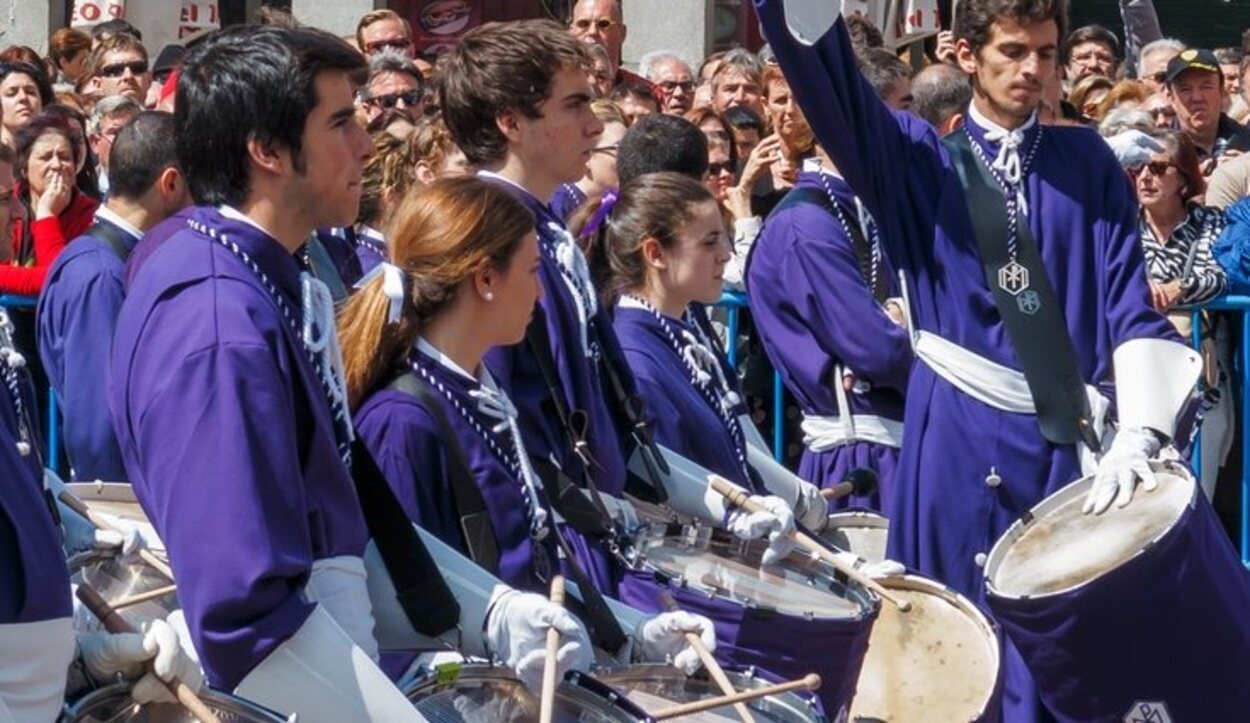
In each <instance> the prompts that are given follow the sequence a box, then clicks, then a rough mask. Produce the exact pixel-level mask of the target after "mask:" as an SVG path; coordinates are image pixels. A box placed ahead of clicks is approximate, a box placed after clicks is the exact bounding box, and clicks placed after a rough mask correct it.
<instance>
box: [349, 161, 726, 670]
mask: <svg viewBox="0 0 1250 723" xmlns="http://www.w3.org/2000/svg"><path fill="white" fill-rule="evenodd" d="M539 264H540V261H539V249H538V242H537V239H536V238H535V235H534V233H533V217H532V216H531V215H530V213H529V212H528V211H527V210H526V208H525V207H524V206H523V205H522V204H521V203H520V202H519V201H517V200H515V199H514V198H513V197H512V196H511V195H510V194H508V193H507V192H506V191H504V190H502V189H499V188H497V187H495V186H493V185H491V184H489V183H486V182H484V181H481V180H477V179H445V180H440V181H435V182H434V183H433V184H431V185H429V186H426V187H424V188H422V189H419V190H417V191H416V192H414V193H412V194H411V195H409V196H408V197H407V198H405V199H404V201H403V202H402V203H401V204H400V206H399V207H398V209H397V210H396V213H395V217H394V221H393V223H392V226H391V263H387V264H385V265H384V266H383V267H382V269H383V270H382V272H381V275H380V278H378V279H375V280H373V281H372V282H370V283H369V284H368V285H367V286H365V288H363V289H361V291H360V292H359V293H358V294H357V295H356V296H355V297H354V298H353V299H352V300H351V302H349V304H348V305H347V307H346V308H345V309H344V311H343V315H342V322H341V327H342V339H343V344H344V348H345V350H346V352H347V353H346V356H345V369H346V379H347V389H348V397H349V399H350V400H351V402H352V405H353V408H354V409H355V422H356V428H357V431H358V433H359V434H360V437H361V439H362V440H363V441H364V443H365V446H366V447H367V448H368V449H369V450H370V451H371V452H372V454H373V456H374V458H375V459H376V460H377V462H378V464H379V466H380V467H381V469H382V471H383V474H384V475H385V476H386V478H387V481H388V483H389V484H390V485H391V487H392V489H393V490H394V492H395V494H396V496H397V497H398V498H399V500H400V502H401V504H402V505H403V506H404V510H405V512H407V513H408V515H409V516H410V517H411V519H412V520H413V522H415V523H416V524H418V525H419V526H421V527H422V528H425V529H427V530H429V531H431V532H433V533H434V534H436V535H438V536H439V537H440V538H441V539H442V540H443V541H444V542H446V543H447V544H448V545H451V546H452V547H455V548H457V549H459V550H461V551H463V552H464V553H466V554H474V550H475V548H474V547H472V546H471V545H470V541H469V540H467V539H466V535H465V533H464V532H463V531H462V529H461V527H460V525H461V522H462V517H461V509H462V506H463V504H464V495H463V492H462V491H461V490H457V489H456V484H457V482H456V476H457V475H458V474H462V473H463V474H467V476H469V477H471V480H472V481H471V484H473V485H474V486H475V487H476V489H477V491H478V494H480V496H481V500H482V501H483V502H484V503H485V509H486V512H487V515H488V517H489V534H490V536H491V537H492V538H493V539H494V541H495V546H496V549H497V557H496V558H494V559H489V560H487V559H485V557H484V556H482V555H480V554H479V555H477V561H478V562H479V564H483V565H487V564H489V565H492V566H493V567H494V568H495V570H497V572H498V575H499V576H500V578H501V579H502V580H503V581H504V582H505V583H507V584H509V585H512V586H514V587H516V588H518V589H521V590H531V591H543V590H545V587H546V584H547V582H548V581H549V579H550V576H551V575H552V574H553V572H554V571H556V570H557V563H558V557H559V556H560V555H561V554H563V553H562V549H563V548H561V546H560V545H559V544H558V543H559V540H558V536H559V535H561V534H562V532H561V531H560V530H559V529H558V528H557V527H556V525H555V524H554V520H555V515H554V513H553V512H552V510H551V506H550V503H549V501H548V498H547V491H546V490H545V489H544V488H543V483H542V481H541V480H540V479H539V477H538V476H537V475H536V474H535V473H534V470H533V466H532V464H531V460H530V456H529V450H528V449H527V447H526V444H525V440H524V439H523V437H522V435H521V432H520V428H519V423H518V416H517V411H516V408H515V407H514V406H513V404H512V401H511V399H510V398H509V397H508V394H507V393H506V392H505V391H503V390H502V389H500V387H499V385H498V384H497V383H496V381H495V378H494V377H493V376H492V375H491V373H490V372H489V371H488V370H487V368H486V367H485V365H484V364H483V362H482V359H483V356H484V355H485V354H486V352H487V351H488V350H489V349H491V348H492V347H494V346H497V345H500V344H515V343H517V342H518V341H520V339H521V338H522V337H523V336H524V334H525V327H526V325H527V324H528V323H529V321H530V317H531V316H532V314H533V312H534V309H535V304H536V302H537V301H538V299H539V297H540V296H541V295H542V293H543V292H542V285H541V283H540V281H539V274H538V269H539ZM603 592H607V593H612V592H614V591H612V590H606V591H603ZM505 594H506V593H505ZM618 618H620V619H621V622H628V623H629V624H628V625H624V626H623V627H626V628H627V629H632V630H634V631H636V632H635V638H636V640H637V642H638V643H639V644H640V646H641V652H642V654H643V657H644V658H646V659H648V660H657V661H662V660H665V659H666V657H668V656H673V658H674V660H675V661H676V662H677V663H678V664H680V665H682V666H684V667H687V668H688V669H690V670H693V668H694V667H697V662H696V661H697V658H696V657H695V656H694V654H693V651H691V650H690V649H689V648H688V646H687V643H686V642H685V639H684V633H686V632H695V633H699V634H700V635H702V636H703V637H704V639H705V640H711V639H712V638H711V631H712V627H711V623H710V621H707V620H706V619H703V618H700V617H698V616H693V615H689V614H686V613H671V614H667V613H666V614H662V615H659V616H656V617H652V618H644V617H643V616H642V614H641V613H638V612H637V611H632V610H628V609H621V610H619V611H618ZM538 662H539V663H541V661H538Z"/></svg>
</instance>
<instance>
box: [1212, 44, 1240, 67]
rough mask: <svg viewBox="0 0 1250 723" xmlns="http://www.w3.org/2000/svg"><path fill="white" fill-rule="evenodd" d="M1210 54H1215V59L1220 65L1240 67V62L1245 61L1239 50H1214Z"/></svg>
mask: <svg viewBox="0 0 1250 723" xmlns="http://www.w3.org/2000/svg"><path fill="white" fill-rule="evenodd" d="M1211 52H1213V53H1215V59H1216V60H1218V61H1219V63H1220V65H1236V66H1240V65H1241V61H1242V60H1245V57H1246V54H1245V53H1243V52H1242V50H1241V48H1216V49H1215V50H1213V51H1211Z"/></svg>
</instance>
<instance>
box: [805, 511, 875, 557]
mask: <svg viewBox="0 0 1250 723" xmlns="http://www.w3.org/2000/svg"><path fill="white" fill-rule="evenodd" d="M889 535H890V521H889V520H887V519H886V518H884V517H882V516H881V515H879V514H877V513H876V512H870V511H868V510H846V511H844V512H836V513H834V514H832V515H829V524H828V525H826V526H825V529H824V531H823V532H821V533H820V536H821V538H822V539H824V540H825V541H826V542H828V543H830V544H831V545H833V546H834V547H837V548H838V549H840V550H846V551H847V552H853V553H855V554H856V555H859V556H860V557H862V558H864V559H865V560H867V561H869V562H881V561H882V560H884V559H885V546H886V542H887V541H888V540H889Z"/></svg>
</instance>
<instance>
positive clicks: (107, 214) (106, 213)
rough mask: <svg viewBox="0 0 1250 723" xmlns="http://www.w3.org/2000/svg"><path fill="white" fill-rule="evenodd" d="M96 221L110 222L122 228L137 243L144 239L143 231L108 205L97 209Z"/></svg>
mask: <svg viewBox="0 0 1250 723" xmlns="http://www.w3.org/2000/svg"><path fill="white" fill-rule="evenodd" d="M95 219H96V220H97V221H108V222H109V223H111V224H113V225H114V226H116V227H117V228H120V229H121V230H123V231H125V232H126V233H128V234H130V235H131V236H133V237H134V238H135V240H136V241H137V240H139V239H141V238H143V232H142V231H140V230H139V229H138V228H137V227H136V226H135V225H134V224H132V223H130V222H129V221H127V220H126V219H124V218H122V217H121V216H120V215H118V213H117V212H116V211H114V210H113V209H111V208H109V207H108V206H107V205H104V206H100V207H99V208H97V209H96V211H95Z"/></svg>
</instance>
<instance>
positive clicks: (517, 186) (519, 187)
mask: <svg viewBox="0 0 1250 723" xmlns="http://www.w3.org/2000/svg"><path fill="white" fill-rule="evenodd" d="M477 175H478V176H480V177H482V178H493V179H495V180H497V181H503V182H504V183H506V184H508V185H509V186H512V187H513V188H515V189H517V190H519V191H524V192H525V194H526V195H528V196H534V194H533V193H530V190H529V189H528V188H526V187H525V186H522V185H521V184H519V183H517V182H516V181H514V180H512V179H511V178H507V177H505V176H501V175H499V174H498V173H495V172H494V171H483V170H481V169H478V172H477Z"/></svg>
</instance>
